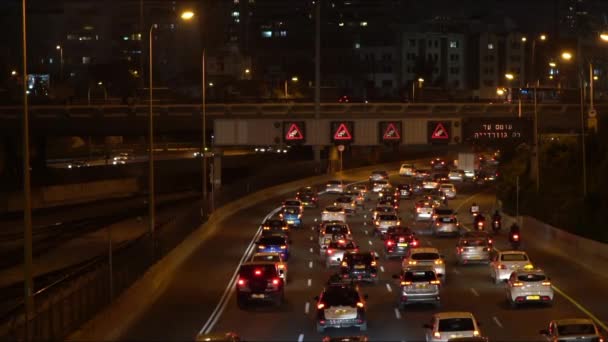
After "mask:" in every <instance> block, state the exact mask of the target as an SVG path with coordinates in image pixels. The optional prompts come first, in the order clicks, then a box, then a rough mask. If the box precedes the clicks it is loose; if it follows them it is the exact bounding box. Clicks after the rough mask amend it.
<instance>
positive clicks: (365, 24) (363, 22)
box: [359, 21, 367, 26]
mask: <svg viewBox="0 0 608 342" xmlns="http://www.w3.org/2000/svg"><path fill="white" fill-rule="evenodd" d="M359 25H361V26H367V21H362V22H361V23H359Z"/></svg>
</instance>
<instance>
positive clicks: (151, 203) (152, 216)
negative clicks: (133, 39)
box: [148, 24, 157, 245]
mask: <svg viewBox="0 0 608 342" xmlns="http://www.w3.org/2000/svg"><path fill="white" fill-rule="evenodd" d="M156 27H157V26H156V24H152V25H150V30H149V31H148V40H149V47H148V49H149V50H148V51H149V52H148V54H149V56H148V58H149V60H148V94H149V100H150V102H149V104H148V109H149V111H148V216H149V219H148V227H149V229H150V234H151V235H152V240H153V241H154V245H155V241H156V237H155V229H156V222H155V221H156V212H155V200H156V198H155V197H154V113H153V106H154V104H153V101H154V94H153V89H154V79H153V75H152V72H153V65H154V64H153V62H154V57H153V56H154V44H153V41H154V40H153V37H152V33H153V31H154V29H155V28H156Z"/></svg>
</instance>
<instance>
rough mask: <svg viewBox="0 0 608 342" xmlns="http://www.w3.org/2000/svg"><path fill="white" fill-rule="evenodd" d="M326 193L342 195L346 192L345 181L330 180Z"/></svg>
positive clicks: (326, 186)
mask: <svg viewBox="0 0 608 342" xmlns="http://www.w3.org/2000/svg"><path fill="white" fill-rule="evenodd" d="M325 191H326V192H327V193H329V194H341V193H343V192H344V181H341V180H330V181H329V182H327V184H326V185H325Z"/></svg>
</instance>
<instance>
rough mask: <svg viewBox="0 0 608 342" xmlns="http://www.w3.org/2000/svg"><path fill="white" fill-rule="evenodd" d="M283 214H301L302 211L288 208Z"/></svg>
mask: <svg viewBox="0 0 608 342" xmlns="http://www.w3.org/2000/svg"><path fill="white" fill-rule="evenodd" d="M283 212H284V213H285V214H299V213H300V209H299V208H294V207H291V208H290V207H287V208H285V209H284V210H283Z"/></svg>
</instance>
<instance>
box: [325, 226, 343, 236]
mask: <svg viewBox="0 0 608 342" xmlns="http://www.w3.org/2000/svg"><path fill="white" fill-rule="evenodd" d="M346 233H348V229H347V228H346V226H343V225H338V224H334V225H329V226H327V227H325V234H346Z"/></svg>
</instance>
